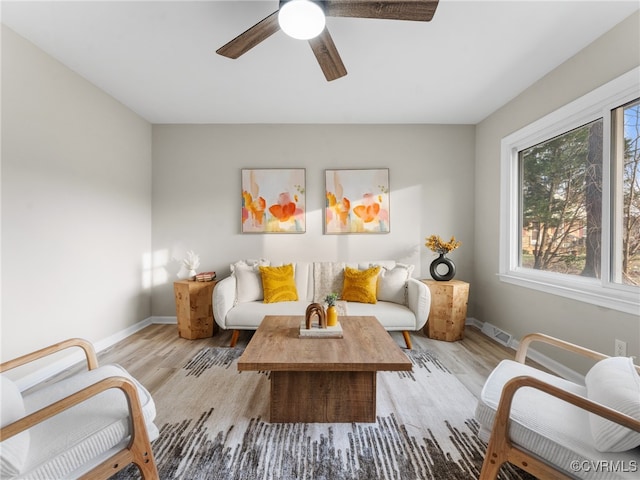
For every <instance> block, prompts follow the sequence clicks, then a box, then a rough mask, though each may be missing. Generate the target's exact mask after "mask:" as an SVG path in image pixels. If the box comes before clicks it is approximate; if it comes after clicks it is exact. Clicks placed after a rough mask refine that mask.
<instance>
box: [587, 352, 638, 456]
mask: <svg viewBox="0 0 640 480" xmlns="http://www.w3.org/2000/svg"><path fill="white" fill-rule="evenodd" d="M585 384H586V386H587V398H589V399H590V400H593V401H594V402H598V403H601V404H603V405H606V406H607V407H610V408H612V409H614V410H617V411H619V412H622V413H625V414H627V415H629V416H631V417H633V418H635V419H637V420H640V375H638V372H637V371H636V369H635V368H634V366H633V361H632V359H631V358H626V357H611V358H606V359H604V360H600V361H599V362H598V363H596V364H595V365H594V366H593V367H592V368H591V370H589V372H588V373H587V375H586V377H585ZM589 421H590V424H591V435H592V436H593V440H594V442H595V447H596V449H597V450H599V451H601V452H624V451H626V450H631V449H632V448H635V447H637V446H639V445H640V432H635V431H634V430H631V429H629V428H626V427H623V426H622V425H620V424H618V423H615V422H611V421H610V420H606V419H604V418H602V417H600V416H598V415H595V414H593V413H590V414H589Z"/></svg>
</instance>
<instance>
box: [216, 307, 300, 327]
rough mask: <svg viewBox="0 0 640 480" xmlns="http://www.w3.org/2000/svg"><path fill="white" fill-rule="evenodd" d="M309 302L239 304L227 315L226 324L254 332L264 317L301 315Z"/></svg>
mask: <svg viewBox="0 0 640 480" xmlns="http://www.w3.org/2000/svg"><path fill="white" fill-rule="evenodd" d="M308 305H309V302H307V301H306V300H298V301H297V302H277V303H264V302H262V301H257V302H245V303H239V304H238V305H236V306H235V307H233V308H232V309H231V310H229V312H228V313H227V324H229V325H233V328H235V329H246V330H255V329H256V328H257V326H258V325H260V323H262V319H263V318H264V317H265V316H266V315H302V316H304V314H305V311H306V309H307V306H308Z"/></svg>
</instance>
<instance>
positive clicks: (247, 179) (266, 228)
mask: <svg viewBox="0 0 640 480" xmlns="http://www.w3.org/2000/svg"><path fill="white" fill-rule="evenodd" d="M305 189H306V187H305V169H304V168H266V169H242V217H241V218H242V233H304V232H305V229H306V220H305V213H306V197H305Z"/></svg>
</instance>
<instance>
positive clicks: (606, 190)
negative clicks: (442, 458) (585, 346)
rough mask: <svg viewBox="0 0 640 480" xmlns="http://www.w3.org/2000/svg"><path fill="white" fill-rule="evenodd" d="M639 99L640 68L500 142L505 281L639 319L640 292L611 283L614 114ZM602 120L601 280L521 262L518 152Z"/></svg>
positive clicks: (502, 273)
mask: <svg viewBox="0 0 640 480" xmlns="http://www.w3.org/2000/svg"><path fill="white" fill-rule="evenodd" d="M639 96H640V67H638V68H634V69H633V70H631V71H629V72H627V73H626V74H624V75H622V76H620V77H618V78H616V79H614V80H612V81H610V82H608V83H606V84H605V85H603V86H601V87H599V88H597V89H595V90H593V91H592V92H590V93H587V94H586V95H584V96H582V97H580V98H578V99H577V100H574V101H573V102H571V103H569V104H567V105H565V106H563V107H561V108H559V109H558V110H556V111H554V112H552V113H550V114H548V115H546V116H545V117H543V118H541V119H539V120H537V121H535V122H533V123H531V124H529V125H527V126H526V127H524V128H522V129H520V130H518V131H516V132H514V133H512V134H510V135H508V136H507V137H505V138H503V139H502V142H501V164H500V257H499V272H498V275H499V278H500V280H501V281H504V282H507V283H511V284H515V285H519V286H522V287H527V288H532V289H534V290H540V291H543V292H547V293H551V294H554V295H560V296H563V297H567V298H572V299H574V300H579V301H582V302H586V303H590V304H594V305H599V306H602V307H607V308H611V309H614V310H619V311H622V312H626V313H631V314H636V315H637V314H640V287H637V286H633V285H622V284H619V283H614V282H613V281H612V280H613V278H612V275H613V274H612V268H611V267H612V261H611V259H612V235H613V233H614V232H613V229H614V228H615V226H614V225H613V224H612V212H611V209H612V188H611V183H612V180H611V173H612V169H613V168H614V164H615V159H612V158H611V157H612V155H611V135H612V131H611V124H612V121H611V111H612V110H613V109H615V108H617V107H619V106H621V105H624V104H625V103H627V102H630V101H632V100H634V99H635V98H638V97H639ZM599 118H602V121H603V144H602V150H603V165H602V167H603V168H602V182H603V185H602V230H603V235H602V246H601V254H602V259H601V267H602V274H601V277H602V278H599V279H598V278H587V277H580V276H578V275H567V274H562V273H556V272H548V271H543V270H534V269H531V268H521V267H520V266H519V261H520V251H519V247H520V241H521V238H520V237H521V235H522V233H521V232H520V212H519V208H520V207H519V206H520V182H519V170H518V164H519V162H518V152H520V151H522V150H525V149H527V148H530V147H532V146H534V145H537V144H539V143H542V142H544V141H547V140H549V139H551V138H554V137H556V136H558V135H561V134H564V133H567V132H568V131H570V130H573V129H574V128H577V127H580V126H582V125H585V124H587V123H589V122H591V121H593V120H597V119H599Z"/></svg>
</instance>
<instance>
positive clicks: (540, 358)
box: [465, 318, 584, 384]
mask: <svg viewBox="0 0 640 480" xmlns="http://www.w3.org/2000/svg"><path fill="white" fill-rule="evenodd" d="M485 323H486V322H481V321H479V320H477V319H475V318H467V320H466V322H465V324H466V325H473V326H474V327H477V328H479V329H480V331H481V332H482V333H483V334H484V335H487V333H486V331H487V328H486V327H485ZM488 325H490V324H488ZM490 326H491V325H490ZM483 327H485V328H483ZM494 328H495V327H494ZM500 331H501V332H502V330H500ZM504 333H506V334H507V335H509V336H510V337H511V339H510V341H509V342H508V345H506V346H507V347H509V348H511V349H512V350H514V351H516V350H518V346H519V345H520V342H519V341H518V340H516V339H515V338H514V337H513V335H511V334H510V333H508V332H504ZM487 336H488V337H489V338H492V339H494V338H493V337H492V336H491V335H487ZM494 340H496V339H494ZM500 343H501V342H500ZM527 358H530V359H531V360H533V361H534V362H537V363H539V364H540V365H542V366H543V367H545V368H547V369H549V370H550V371H552V372H554V373H555V374H556V375H559V376H561V377H562V378H565V379H567V380H569V381H571V382H575V383H580V384H584V375H581V374H580V373H578V372H576V371H575V370H572V369H570V368H568V367H567V366H565V365H563V364H562V363H560V362H557V361H556V360H554V359H553V358H550V357H548V356H546V355H544V354H542V353H540V352H539V351H537V350H535V349H534V348H528V349H527Z"/></svg>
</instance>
